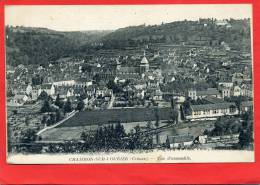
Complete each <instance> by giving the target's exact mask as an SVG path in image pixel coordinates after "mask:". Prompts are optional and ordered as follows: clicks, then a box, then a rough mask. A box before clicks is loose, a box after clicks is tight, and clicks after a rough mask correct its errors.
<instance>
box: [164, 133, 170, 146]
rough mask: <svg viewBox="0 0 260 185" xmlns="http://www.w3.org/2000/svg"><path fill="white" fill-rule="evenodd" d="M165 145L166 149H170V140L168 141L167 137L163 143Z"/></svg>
mask: <svg viewBox="0 0 260 185" xmlns="http://www.w3.org/2000/svg"><path fill="white" fill-rule="evenodd" d="M165 145H166V148H170V147H171V145H170V139H169V136H168V135H167V138H166V141H165Z"/></svg>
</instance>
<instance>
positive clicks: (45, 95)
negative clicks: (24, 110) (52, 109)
mask: <svg viewBox="0 0 260 185" xmlns="http://www.w3.org/2000/svg"><path fill="white" fill-rule="evenodd" d="M38 100H48V94H47V92H45V91H42V92H41V94H40V95H39V96H38Z"/></svg>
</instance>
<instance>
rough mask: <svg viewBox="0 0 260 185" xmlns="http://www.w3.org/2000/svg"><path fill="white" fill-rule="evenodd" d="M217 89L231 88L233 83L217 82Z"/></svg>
mask: <svg viewBox="0 0 260 185" xmlns="http://www.w3.org/2000/svg"><path fill="white" fill-rule="evenodd" d="M218 87H219V88H220V87H228V88H231V87H233V82H219V83H218Z"/></svg>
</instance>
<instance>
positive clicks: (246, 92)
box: [241, 84, 254, 98]
mask: <svg viewBox="0 0 260 185" xmlns="http://www.w3.org/2000/svg"><path fill="white" fill-rule="evenodd" d="M241 91H242V95H243V96H246V97H250V98H253V95H254V93H253V87H252V84H243V85H242V86H241Z"/></svg>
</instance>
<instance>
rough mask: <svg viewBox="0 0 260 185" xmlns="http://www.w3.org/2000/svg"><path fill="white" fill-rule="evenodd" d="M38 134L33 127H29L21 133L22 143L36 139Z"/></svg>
mask: <svg viewBox="0 0 260 185" xmlns="http://www.w3.org/2000/svg"><path fill="white" fill-rule="evenodd" d="M36 138H37V135H36V132H35V130H33V129H27V130H25V131H23V132H22V133H21V138H20V141H21V142H22V143H31V142H34V141H36Z"/></svg>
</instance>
